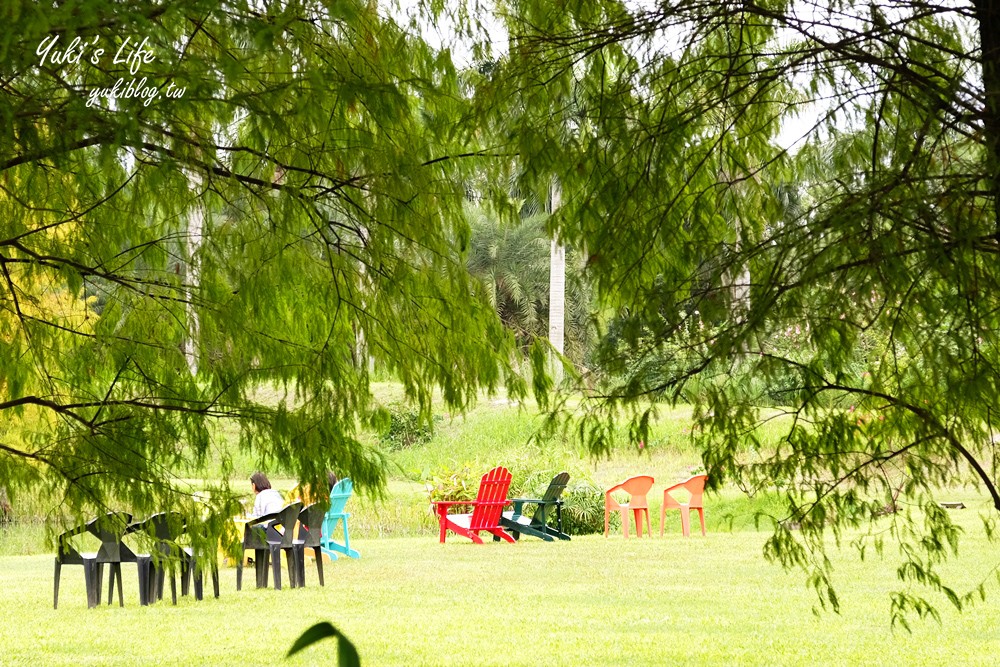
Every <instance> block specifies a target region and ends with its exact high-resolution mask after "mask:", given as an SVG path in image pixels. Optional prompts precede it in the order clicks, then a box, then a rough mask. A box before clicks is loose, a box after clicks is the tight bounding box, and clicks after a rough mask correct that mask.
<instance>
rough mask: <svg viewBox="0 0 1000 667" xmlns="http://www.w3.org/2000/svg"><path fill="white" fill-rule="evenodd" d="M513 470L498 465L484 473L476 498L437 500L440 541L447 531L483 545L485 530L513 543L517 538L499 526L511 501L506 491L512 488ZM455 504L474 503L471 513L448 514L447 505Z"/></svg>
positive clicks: (442, 540) (442, 541)
mask: <svg viewBox="0 0 1000 667" xmlns="http://www.w3.org/2000/svg"><path fill="white" fill-rule="evenodd" d="M510 478H511V475H510V471H509V470H507V469H506V468H504V467H500V466H498V467H496V468H494V469H493V470H490V471H489V472H488V473H486V474H485V475H483V478H482V479H481V480H480V481H479V493H478V494H477V495H476V499H475V500H439V501H435V502H434V505H436V506H437V507H436V510H435V511H436V512H437V515H438V520H439V521H440V522H441V543H442V544H444V536H445V533H446V532H447V531H448V530H451V531H452V532H455V533H458V534H459V535H464V536H465V537H468V538H469V539H470V540H472V541H473V542H475V543H476V544H482V543H483V540H482V538H481V537H479V531H486V532H487V533H490V534H492V535H494V536H496V537H499V538H500V539H503V540H506V541H508V542H513V541H514V538H513V537H511V535H510V534H509V533H508V532H507V531H505V530H504V529H503V528H501V527H500V515H501V514H502V513H503V508H504V507H505V506H506V505H508V504H510V501H509V500H507V490H508V489H510ZM453 505H472V513H471V514H448V508H449V507H451V506H453Z"/></svg>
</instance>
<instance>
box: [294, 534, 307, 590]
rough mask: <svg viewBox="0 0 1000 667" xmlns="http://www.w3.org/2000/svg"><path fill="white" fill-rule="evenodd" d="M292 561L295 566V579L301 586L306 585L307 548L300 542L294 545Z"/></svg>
mask: <svg viewBox="0 0 1000 667" xmlns="http://www.w3.org/2000/svg"><path fill="white" fill-rule="evenodd" d="M292 563H293V565H294V566H295V580H296V583H297V585H298V587H299V588H302V587H304V586H305V585H306V548H305V546H304V545H301V544H298V545H296V546H294V547H292Z"/></svg>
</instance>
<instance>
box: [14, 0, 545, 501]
mask: <svg viewBox="0 0 1000 667" xmlns="http://www.w3.org/2000/svg"><path fill="white" fill-rule="evenodd" d="M0 20H2V22H3V24H4V26H5V29H4V30H3V32H2V35H0V69H2V71H3V77H2V84H0V85H2V91H3V95H2V96H0V123H2V126H3V131H2V132H0V156H3V157H2V158H0V271H2V275H0V292H2V296H0V365H2V366H3V368H4V378H3V382H2V384H0V411H2V415H3V417H4V420H3V421H4V433H3V437H2V438H0V480H4V482H3V483H4V484H5V485H6V486H7V487H8V489H9V491H10V493H11V495H12V498H13V499H15V500H16V497H17V496H18V494H25V493H32V492H33V491H35V490H43V491H44V492H45V493H47V494H49V495H50V496H52V497H54V498H57V499H60V500H61V501H62V503H63V507H64V509H65V511H66V512H67V513H70V514H85V513H90V512H93V511H94V510H95V508H98V507H102V506H111V507H114V508H116V509H129V510H131V511H133V512H134V513H136V514H140V513H151V512H154V511H162V510H164V509H166V508H168V507H173V506H178V505H183V504H184V503H185V502H187V500H188V498H189V496H190V492H191V490H192V489H191V487H190V486H188V485H187V484H185V483H183V482H182V481H181V480H178V479H177V478H176V477H175V475H176V474H177V470H178V469H179V467H180V466H181V464H183V465H184V467H185V468H186V469H190V468H192V467H194V468H195V469H198V466H201V465H203V464H204V463H205V462H206V461H207V460H209V459H210V458H216V457H219V456H228V455H229V454H228V452H230V450H228V449H225V448H224V447H222V443H223V442H224V440H225V439H226V438H229V439H232V438H238V448H239V450H241V451H243V452H244V453H247V454H249V455H250V456H252V457H253V458H254V459H255V460H258V461H259V462H260V465H261V467H262V468H263V469H265V470H266V469H268V468H269V466H271V465H273V464H274V463H275V462H280V463H281V464H282V466H283V467H285V468H287V469H291V470H294V471H295V473H296V474H297V475H298V476H299V477H300V479H302V480H303V481H306V482H310V483H312V484H314V485H315V484H321V483H322V480H323V479H325V478H324V472H325V471H326V470H327V469H334V470H336V471H337V472H338V473H339V474H340V475H341V476H350V477H352V478H353V479H354V480H355V482H356V483H358V484H360V485H361V486H363V487H368V488H369V489H371V490H373V491H374V492H378V491H379V489H380V488H381V484H382V480H383V469H382V461H381V459H380V458H379V456H378V455H377V453H376V452H375V451H373V450H371V449H369V448H367V447H365V446H363V445H362V444H361V443H359V441H358V439H357V433H358V429H359V428H360V427H361V426H364V425H369V424H375V425H378V424H384V423H386V422H387V419H388V417H387V413H386V411H385V410H384V408H382V407H381V406H380V405H378V404H377V402H376V401H375V400H374V399H373V397H372V393H371V391H370V386H369V384H370V380H371V378H370V375H369V360H372V361H374V363H376V364H378V365H379V367H384V368H388V369H389V370H390V371H391V372H392V373H394V374H395V375H396V376H397V377H398V378H399V379H400V380H401V381H402V383H403V384H404V385H405V388H406V392H407V395H408V396H409V398H410V399H411V400H413V401H415V402H416V403H417V404H418V405H419V406H420V408H421V410H422V411H423V412H424V413H425V414H426V413H428V412H429V409H430V401H431V395H432V391H434V390H435V388H437V389H438V390H440V392H441V395H442V396H443V398H444V401H445V402H446V403H447V404H448V405H450V406H453V407H455V408H463V407H465V406H467V405H468V404H469V403H470V401H473V400H474V398H475V397H476V395H477V393H478V392H479V391H480V390H494V389H496V388H498V387H499V386H500V385H502V384H504V383H506V385H507V387H508V389H509V390H510V391H511V392H512V393H513V394H515V395H521V394H523V393H524V390H525V385H524V382H523V381H522V380H521V378H520V376H518V375H515V374H513V373H512V371H511V370H510V367H509V365H508V363H507V360H508V356H509V353H510V352H511V351H512V350H513V349H514V347H513V340H512V337H511V336H510V335H508V334H507V333H506V332H505V331H504V330H503V328H502V326H501V325H500V323H499V321H498V320H497V318H496V317H495V315H494V314H493V311H492V309H491V308H490V304H489V303H488V301H487V299H486V298H485V295H484V294H483V292H482V289H481V287H479V285H478V283H476V282H474V281H473V280H471V279H470V277H469V275H468V273H467V271H466V268H465V262H464V260H463V254H464V251H465V246H466V245H467V244H468V238H469V230H468V225H467V224H466V222H465V220H464V218H463V216H462V209H461V206H462V201H463V199H464V189H463V187H462V183H463V181H464V179H465V170H466V167H465V166H464V162H463V160H466V161H467V160H468V158H469V156H468V155H463V154H464V153H466V152H468V151H467V145H468V144H467V142H464V141H460V139H461V137H462V134H463V133H462V132H461V126H460V125H459V120H460V119H461V118H462V116H463V114H464V113H465V107H467V105H468V102H467V100H466V99H465V98H463V97H462V95H460V94H459V91H458V88H457V86H458V85H459V84H458V78H457V76H456V72H455V71H454V68H453V67H452V65H451V62H450V59H449V58H448V57H446V56H443V55H442V54H440V53H437V52H435V51H433V50H432V49H430V48H429V47H428V46H427V45H426V44H424V43H423V42H422V41H421V40H420V39H419V38H416V37H414V36H412V35H410V34H408V33H407V32H405V31H404V30H402V29H400V28H399V27H397V26H396V24H395V23H393V22H392V21H390V20H387V19H385V18H383V17H381V16H380V15H379V14H378V12H377V11H376V7H375V5H374V3H366V2H357V1H351V0H349V1H342V0H338V1H336V2H326V3H321V2H297V1H291V2H283V3H268V4H267V5H266V6H265V5H261V4H260V3H256V2H242V1H240V0H237V1H235V2H225V3H218V2H215V1H214V0H213V1H208V0H184V1H183V2H173V1H171V2H153V3H149V2H115V3H105V2H94V1H90V0H81V1H70V2H62V3H56V4H55V5H51V4H50V5H48V6H43V5H40V4H38V3H34V2H8V3H4V4H3V5H2V7H0ZM77 38H79V42H78V44H82V45H83V46H82V47H80V46H77V47H76V48H74V46H73V45H74V40H75V39H77ZM143 40H148V41H147V42H146V43H145V45H144V49H145V53H146V54H149V55H148V56H147V55H143V54H142V53H141V52H140V56H139V60H134V59H133V60H126V58H127V56H128V54H129V53H132V52H133V50H134V49H136V48H137V47H139V46H140V45H141V44H142V43H143ZM52 44H54V46H52V48H51V49H49V50H48V51H47V52H46V51H45V47H46V46H47V45H52ZM100 48H103V49H104V50H105V51H104V52H103V54H101V53H98V49H100ZM119 49H122V51H121V60H123V61H125V62H118V63H115V62H114V60H115V57H114V56H115V54H116V51H118V50H119ZM53 54H56V55H53ZM59 54H61V55H59ZM77 54H79V55H77ZM76 60H78V61H79V62H76ZM130 67H132V69H130ZM119 79H121V80H122V81H123V83H121V84H118V85H119V88H118V96H117V99H115V100H113V101H112V100H109V98H108V97H107V95H104V96H100V95H97V96H95V91H97V92H98V93H100V92H101V91H105V92H106V91H107V89H112V90H114V87H115V85H116V82H117V81H118V80H119ZM133 79H134V80H135V81H134V82H133ZM140 79H142V80H141V81H140ZM130 82H133V88H136V89H149V90H154V89H156V90H159V91H160V93H159V96H158V97H155V98H153V99H152V100H151V101H150V102H149V103H148V104H146V103H145V102H146V100H147V99H148V98H142V97H129V96H128V95H126V94H124V92H123V91H125V90H126V89H127V88H128V86H129V84H130ZM168 90H169V91H173V93H174V94H173V95H172V96H168ZM178 91H182V94H179V95H178V94H177V93H178ZM92 101H94V102H95V103H93V104H91V103H90V102H92ZM456 305H460V306H461V307H456ZM192 367H194V368H196V372H194V373H192V372H191V368H192ZM275 391H276V392H277V394H278V399H277V400H264V398H262V397H263V396H265V395H268V394H273V393H274V392H275ZM220 452H222V453H221V454H220ZM226 460H228V459H226ZM211 490H212V491H213V493H212V494H211V498H212V501H213V502H214V503H216V504H217V505H218V506H219V507H218V508H217V509H220V510H224V511H223V512H221V513H220V516H226V515H227V513H228V512H231V511H232V510H233V508H232V507H231V506H230V507H224V506H225V505H226V504H227V503H228V502H229V501H230V498H231V496H230V494H229V493H228V488H227V486H226V482H225V481H222V482H221V486H220V487H219V488H216V489H211ZM237 491H238V492H241V493H243V492H245V489H244V485H240V487H239V488H238V489H237Z"/></svg>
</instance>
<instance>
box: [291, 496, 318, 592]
mask: <svg viewBox="0 0 1000 667" xmlns="http://www.w3.org/2000/svg"><path fill="white" fill-rule="evenodd" d="M324 516H326V508H325V507H324V506H323V505H321V504H319V503H313V504H312V505H307V506H306V507H305V509H303V510H302V512H301V513H300V514H299V536H298V538H297V539H295V540H294V541H293V542H292V545H293V547H294V550H295V568H296V572H297V575H296V576H297V577H298V585H299V586H305V585H306V549H312V550H313V554H314V555H315V557H316V571H317V573H318V574H319V585H320V586H324V585H325V584H324V583H323V552H322V549H321V546H322V537H323V533H322V528H323V517H324Z"/></svg>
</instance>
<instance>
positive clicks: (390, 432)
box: [379, 404, 440, 451]
mask: <svg viewBox="0 0 1000 667" xmlns="http://www.w3.org/2000/svg"><path fill="white" fill-rule="evenodd" d="M434 419H435V421H440V417H437V416H436V417H435V418H434ZM432 437H434V431H433V429H432V428H431V426H430V425H429V424H427V423H426V422H424V421H423V420H422V419H421V418H420V413H419V412H417V411H415V410H410V409H407V408H406V407H404V406H401V405H398V404H397V405H392V406H390V407H389V428H388V429H387V430H386V431H384V432H383V433H382V434H381V435H380V436H379V441H380V442H381V443H382V444H383V445H385V446H386V447H387V448H388V449H389V450H390V451H395V450H399V449H407V448H409V447H413V446H414V445H422V444H425V443H427V442H430V439H431V438H432Z"/></svg>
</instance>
